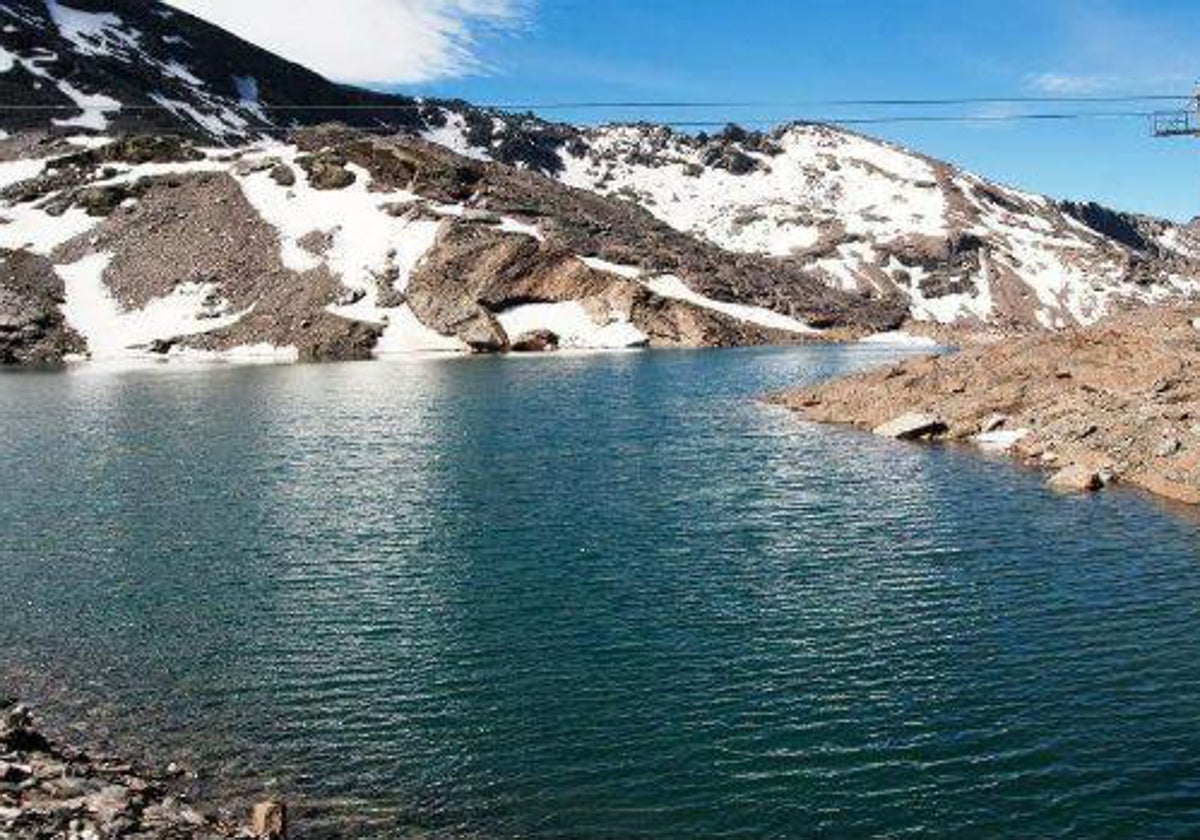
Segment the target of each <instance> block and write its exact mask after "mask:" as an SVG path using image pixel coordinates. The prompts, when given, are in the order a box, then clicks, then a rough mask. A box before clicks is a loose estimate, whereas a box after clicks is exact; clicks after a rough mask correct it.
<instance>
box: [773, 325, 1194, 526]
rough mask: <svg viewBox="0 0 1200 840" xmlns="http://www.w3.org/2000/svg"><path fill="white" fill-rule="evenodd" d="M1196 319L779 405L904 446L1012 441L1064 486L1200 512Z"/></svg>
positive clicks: (1085, 331)
mask: <svg viewBox="0 0 1200 840" xmlns="http://www.w3.org/2000/svg"><path fill="white" fill-rule="evenodd" d="M1196 314H1197V313H1196V312H1195V311H1185V310H1147V311H1143V312H1137V313H1129V314H1125V315H1122V316H1118V317H1114V318H1112V319H1109V320H1107V321H1104V322H1102V323H1100V324H1098V325H1096V326H1094V327H1090V328H1081V329H1074V330H1069V331H1064V332H1060V333H1047V334H1034V335H1026V336H1022V337H1015V338H1012V339H1011V340H1008V341H1004V342H997V343H987V344H976V345H973V346H968V347H967V348H966V349H964V350H963V351H962V352H960V353H958V354H956V355H951V356H941V357H927V358H920V359H912V360H907V361H904V362H900V363H898V364H894V365H891V366H889V367H886V368H882V369H877V370H871V371H867V372H864V373H860V374H856V375H853V376H849V377H846V378H844V379H839V380H836V381H833V382H828V383H825V384H822V385H818V386H816V387H812V388H805V389H803V390H798V391H794V392H790V393H786V394H783V395H780V396H778V397H776V398H775V400H776V401H778V402H780V403H782V404H783V405H786V406H788V407H789V408H791V409H793V410H795V411H796V412H797V413H799V414H800V415H801V416H803V417H804V418H806V419H809V420H813V421H816V422H821V423H839V424H849V425H854V426H857V427H860V428H863V429H868V430H873V431H876V432H878V433H880V434H889V435H890V436H894V437H909V438H914V439H944V440H952V441H967V440H971V439H974V438H976V437H977V436H978V435H980V434H982V433H992V436H993V439H996V438H999V439H1001V440H1002V441H1003V442H1004V443H1006V444H1007V443H1009V442H1011V441H1012V440H1013V439H1016V441H1015V443H1012V446H1011V449H1010V452H1011V453H1012V454H1013V456H1014V457H1017V458H1019V459H1021V460H1024V461H1027V462H1030V463H1033V464H1037V465H1039V466H1041V467H1043V468H1045V469H1047V470H1050V471H1051V472H1052V477H1051V482H1052V483H1053V484H1055V486H1058V487H1061V488H1062V489H1077V490H1095V489H1099V488H1100V487H1102V486H1105V485H1107V484H1110V483H1113V482H1123V483H1127V484H1130V485H1135V486H1138V487H1141V488H1144V489H1146V490H1149V491H1150V492H1153V493H1156V494H1159V495H1162V496H1166V497H1169V498H1171V499H1175V500H1179V501H1183V502H1187V503H1189V504H1200V331H1198V330H1197V329H1196V326H1195V325H1194V323H1193V319H1194V318H1195V316H1196ZM902 418H903V419H905V420H906V421H907V422H902V423H900V424H899V425H897V423H896V421H897V420H900V419H902ZM917 419H920V420H923V421H925V422H926V427H925V428H924V429H917V430H915V431H913V432H912V433H911V434H892V432H893V431H894V430H895V429H897V428H899V427H908V428H910V429H915V426H916V425H920V424H916V423H915V420H917ZM997 433H999V434H997ZM1004 433H1007V435H1005V434H1004ZM1006 437H1007V439H1006Z"/></svg>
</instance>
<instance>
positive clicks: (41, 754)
mask: <svg viewBox="0 0 1200 840" xmlns="http://www.w3.org/2000/svg"><path fill="white" fill-rule="evenodd" d="M181 775H182V774H181V773H180V772H179V771H178V770H177V768H175V767H174V766H171V767H168V768H167V771H166V772H165V773H155V772H152V771H149V770H146V769H143V768H139V767H135V766H134V765H133V764H131V763H130V762H128V761H126V760H124V759H121V758H116V757H112V756H99V755H92V754H90V753H88V752H86V751H84V750H81V749H77V748H74V747H70V746H66V745H61V744H57V743H55V742H54V741H52V740H51V739H50V738H48V737H47V736H46V735H45V734H44V733H43V732H42V731H41V730H40V729H39V728H38V727H37V726H36V725H35V722H34V718H33V715H32V713H31V712H30V711H29V709H28V708H26V707H25V706H22V705H19V704H16V703H14V702H12V701H7V700H0V838H4V840H48V839H49V838H70V840H116V838H122V839H124V838H130V840H142V839H144V840H149V838H172V840H228V838H282V837H284V836H285V833H286V811H285V808H284V806H283V805H282V804H280V803H278V802H261V803H259V804H258V805H256V806H255V807H254V809H253V812H252V813H251V814H249V815H248V817H249V821H248V822H247V823H245V824H239V823H238V822H236V821H233V820H231V819H228V818H224V817H218V816H214V815H212V814H208V813H204V812H202V811H201V810H199V809H198V808H197V807H196V806H194V805H193V804H191V803H190V802H189V801H188V799H187V796H186V794H184V793H182V792H181V791H180V790H178V788H179V787H181V785H180V784H179V781H180V776H181Z"/></svg>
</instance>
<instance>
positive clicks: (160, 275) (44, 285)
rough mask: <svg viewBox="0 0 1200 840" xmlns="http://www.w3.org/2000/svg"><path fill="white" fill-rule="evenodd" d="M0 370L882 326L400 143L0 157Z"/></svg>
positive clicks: (826, 291)
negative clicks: (77, 361) (63, 363)
mask: <svg viewBox="0 0 1200 840" xmlns="http://www.w3.org/2000/svg"><path fill="white" fill-rule="evenodd" d="M0 161H2V162H0V363H2V362H7V363H25V362H47V361H49V362H54V361H59V360H61V359H63V358H69V357H88V358H91V359H94V360H102V361H110V360H121V359H129V358H214V359H230V358H233V359H246V358H265V359H269V360H277V359H306V360H320V359H347V358H368V357H371V356H378V355H386V354H389V353H395V352H407V351H422V350H429V351H448V350H475V351H503V350H510V349H553V348H614V347H627V346H641V345H647V344H649V345H666V346H679V345H683V346H717V345H744V344H765V343H785V342H793V341H803V340H808V339H810V338H812V337H813V334H814V332H816V329H815V328H816V327H843V328H845V329H846V330H848V331H851V332H858V333H862V332H874V331H879V330H884V329H888V328H891V327H895V326H896V325H898V324H899V323H900V322H901V321H902V320H903V317H904V313H903V309H902V308H901V307H899V306H898V305H896V304H895V303H889V302H880V301H871V300H867V299H865V298H862V297H859V296H856V295H853V294H847V293H844V292H841V291H839V290H835V289H830V288H829V287H827V286H825V285H824V284H822V283H821V282H819V281H818V280H816V279H814V278H812V277H809V276H807V275H806V274H805V273H804V272H802V271H801V270H799V269H797V268H796V267H794V266H790V265H787V264H783V263H780V262H778V261H775V260H771V259H769V258H765V257H758V256H753V255H744V254H731V253H729V252H726V251H724V250H723V249H721V248H719V247H718V246H715V245H713V244H711V243H707V242H704V241H702V240H699V239H696V238H695V237H691V236H688V235H686V234H683V233H680V232H678V231H675V230H673V229H672V228H670V227H669V226H668V225H666V224H664V223H662V222H661V221H659V220H657V219H655V218H654V217H653V216H652V215H651V214H649V213H648V212H646V211H644V210H641V209H640V208H638V207H636V206H634V205H632V204H629V203H627V202H622V201H618V200H614V199H610V198H605V197H601V196H598V195H595V194H592V193H587V192H580V191H578V190H575V189H572V188H570V187H567V186H564V185H562V184H560V183H558V182H556V181H553V180H551V179H548V178H546V177H545V176H543V175H540V174H538V173H534V172H530V171H528V170H524V169H518V168H515V167H510V166H507V165H503V164H497V163H485V162H480V161H477V160H472V159H469V158H465V157H462V156H459V155H457V154H455V153H453V152H450V151H449V150H447V149H445V148H443V147H441V146H438V145H435V144H432V143H428V142H426V141H423V140H420V139H418V138H413V137H407V138H405V137H400V138H381V137H378V136H374V135H366V134H362V133H360V132H356V131H354V130H352V129H344V128H339V129H311V130H306V131H301V132H298V133H296V134H295V135H294V136H293V138H292V139H291V140H290V141H289V142H288V143H281V142H270V143H263V144H258V145H252V146H248V147H243V148H238V149H233V150H230V149H219V150H213V149H208V150H203V149H199V148H196V147H195V146H193V145H192V144H191V143H190V142H188V141H186V140H184V139H181V138H178V137H170V136H163V137H154V136H139V137H135V138H125V139H121V140H117V141H113V142H111V143H104V142H102V141H98V140H95V139H91V140H86V141H84V140H76V141H64V140H61V139H60V140H45V139H42V140H39V139H37V138H36V137H31V136H26V135H22V136H18V137H13V138H9V139H7V140H4V141H0Z"/></svg>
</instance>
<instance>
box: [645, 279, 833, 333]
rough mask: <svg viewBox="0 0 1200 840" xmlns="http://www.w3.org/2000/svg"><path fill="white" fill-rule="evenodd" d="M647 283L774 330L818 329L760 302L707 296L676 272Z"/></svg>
mask: <svg viewBox="0 0 1200 840" xmlns="http://www.w3.org/2000/svg"><path fill="white" fill-rule="evenodd" d="M645 285H646V287H647V288H648V289H650V291H652V292H654V293H655V294H656V295H660V296H661V297H665V298H671V299H673V300H681V301H684V302H685V303H690V304H692V305H694V306H699V307H701V308H702V309H711V310H713V311H714V312H720V313H721V314H723V315H728V316H729V317H731V318H735V319H737V320H739V321H745V322H746V323H748V324H754V325H756V326H759V327H765V328H767V329H772V330H783V331H785V332H793V333H800V334H805V335H811V334H814V333H817V332H819V330H816V329H813V328H812V327H810V326H809V325H808V324H805V323H804V322H803V321H798V320H796V319H795V318H791V317H788V316H787V315H780V314H779V313H778V312H773V311H771V310H770V309H765V308H763V307H761V306H749V305H746V304H742V303H727V302H725V301H721V300H715V299H713V298H710V297H705V296H704V295H701V294H699V293H697V292H694V291H692V290H691V289H690V288H688V286H687V284H686V283H684V282H683V280H681V279H680V278H678V277H676V276H675V275H673V274H664V275H663V276H661V277H655V278H653V279H652V280H649V281H647V282H646V284H645Z"/></svg>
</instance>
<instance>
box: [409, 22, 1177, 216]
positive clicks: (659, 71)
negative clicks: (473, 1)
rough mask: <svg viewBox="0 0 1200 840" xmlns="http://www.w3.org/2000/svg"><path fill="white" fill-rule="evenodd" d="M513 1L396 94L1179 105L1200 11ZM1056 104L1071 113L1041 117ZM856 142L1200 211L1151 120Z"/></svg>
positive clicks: (646, 112) (1107, 196) (858, 111)
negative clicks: (1110, 98)
mask: <svg viewBox="0 0 1200 840" xmlns="http://www.w3.org/2000/svg"><path fill="white" fill-rule="evenodd" d="M458 2H461V0H458ZM510 2H521V3H523V7H522V8H521V9H520V12H521V15H520V19H519V21H518V22H515V23H514V22H513V21H512V20H507V21H506V22H504V23H503V24H494V25H486V26H482V27H480V28H479V29H477V30H475V31H474V32H473V33H472V35H471V40H470V43H469V49H470V51H471V53H472V55H473V57H474V59H475V62H476V63H475V66H474V68H472V69H468V70H465V71H464V72H465V73H466V75H463V76H461V77H458V78H454V77H450V78H442V79H440V80H437V81H431V82H426V83H416V84H411V83H410V84H405V85H400V86H398V89H400V90H403V91H405V92H410V93H420V94H428V95H439V96H456V97H462V98H465V99H468V100H473V101H477V102H484V103H499V102H537V103H540V102H555V101H572V100H574V101H578V100H588V101H591V100H605V101H612V100H637V101H647V100H651V101H662V100H672V101H675V100H687V101H696V100H707V101H714V100H721V101H746V100H756V101H764V100H766V101H771V102H794V101H810V100H826V99H843V98H850V99H861V98H913V97H917V98H920V97H971V96H1008V95H1020V94H1037V93H1067V94H1075V93H1079V94H1085V95H1093V94H1094V95H1117V94H1122V93H1137V94H1143V93H1176V92H1181V93H1187V92H1189V91H1190V90H1191V88H1192V85H1193V83H1194V81H1195V79H1196V78H1197V77H1200V3H1196V2H1194V0H1192V1H1191V2H1183V0H1161V1H1160V2H1124V0H1092V1H1091V2H1078V1H1077V0H1060V1H1059V2H1055V0H1043V2H1034V0H1008V2H1004V3H1001V2H982V0H965V2H940V1H939V2H934V1H933V0H890V2H887V1H885V0H859V2H840V0H510ZM393 87H397V86H393ZM998 107H1000V106H972V107H970V108H967V109H965V110H967V111H973V112H980V111H981V110H983V111H986V112H997V108H998ZM1006 107H1007V106H1006ZM1152 107H1155V106H1153V105H1143V104H1138V105H1133V106H1129V105H1120V106H1105V107H1104V110H1112V109H1114V108H1117V109H1119V110H1127V109H1131V108H1132V109H1134V110H1143V109H1145V108H1152ZM1159 107H1162V106H1159ZM1064 108H1065V109H1068V110H1073V109H1075V107H1074V106H1036V107H1034V108H1033V109H1034V110H1042V111H1046V110H1054V111H1056V110H1063V109H1064ZM961 110H962V109H960V111H961ZM916 111H919V112H920V113H953V111H946V110H941V109H937V108H932V107H925V108H921V109H916ZM884 113H888V109H886V108H882V107H878V106H876V107H856V108H843V109H835V108H828V107H826V108H799V107H780V108H768V107H755V108H728V107H723V108H715V109H707V110H698V111H693V112H687V111H684V112H680V111H654V110H652V109H619V110H614V111H610V112H598V111H579V112H570V111H551V112H546V114H545V115H546V116H551V117H557V118H563V119H568V120H574V121H596V120H599V119H602V118H611V119H618V120H630V119H639V118H641V119H660V118H667V119H671V118H674V119H689V118H697V119H713V120H745V121H749V120H753V119H758V118H766V119H778V120H784V119H787V118H789V117H799V116H813V115H833V116H837V115H847V116H849V115H879V114H884ZM862 130H864V131H865V132H867V133H871V134H876V135H879V136H883V137H887V138H889V139H892V140H895V141H899V142H901V143H904V144H906V145H909V146H911V147H913V148H916V149H918V150H920V151H923V152H926V153H929V154H932V155H934V156H937V157H941V158H945V159H948V160H951V161H954V162H956V163H960V164H962V165H964V166H966V167H968V168H970V169H973V170H975V171H978V172H980V173H982V174H985V175H987V176H989V177H993V178H997V179H1000V180H1003V181H1005V182H1008V183H1011V184H1014V185H1016V186H1020V187H1024V188H1027V189H1031V190H1035V191H1038V192H1045V193H1049V194H1052V195H1056V196H1062V197H1072V198H1095V199H1098V200H1103V201H1105V202H1107V203H1110V204H1113V205H1115V206H1118V207H1122V208H1127V209H1132V210H1141V211H1146V212H1151V213H1156V214H1160V215H1166V216H1171V217H1174V218H1191V217H1192V216H1197V215H1200V140H1195V141H1190V140H1176V141H1162V140H1155V139H1153V138H1151V137H1150V136H1149V132H1148V128H1147V125H1146V124H1145V122H1143V121H1141V120H1101V121H1088V122H1081V123H1069V124H1049V125H1048V124H1041V123H1039V124H1002V125H996V124H987V125H961V124H954V125H936V126H930V125H923V126H898V125H887V126H871V127H867V128H864V129H862Z"/></svg>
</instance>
